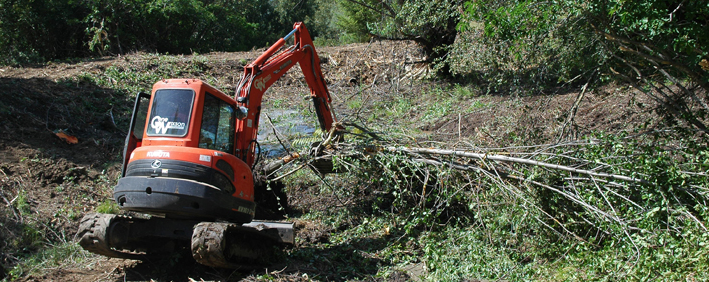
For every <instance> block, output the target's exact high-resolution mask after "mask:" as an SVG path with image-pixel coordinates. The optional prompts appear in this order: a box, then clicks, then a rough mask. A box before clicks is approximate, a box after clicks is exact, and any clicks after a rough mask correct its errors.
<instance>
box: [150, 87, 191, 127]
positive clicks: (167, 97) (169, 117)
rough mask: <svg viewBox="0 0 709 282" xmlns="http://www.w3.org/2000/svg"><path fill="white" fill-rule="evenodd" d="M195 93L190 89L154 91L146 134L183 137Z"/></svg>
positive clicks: (187, 125)
mask: <svg viewBox="0 0 709 282" xmlns="http://www.w3.org/2000/svg"><path fill="white" fill-rule="evenodd" d="M194 96H195V93H194V91H193V90H191V89H161V90H158V91H155V97H153V104H152V105H151V110H150V120H149V123H148V130H147V134H148V136H173V137H184V136H185V135H187V130H188V128H189V122H190V115H191V114H192V104H193V102H194Z"/></svg>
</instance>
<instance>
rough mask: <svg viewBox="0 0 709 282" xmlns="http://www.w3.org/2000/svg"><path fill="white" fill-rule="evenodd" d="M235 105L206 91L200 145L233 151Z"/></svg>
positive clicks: (206, 147)
mask: <svg viewBox="0 0 709 282" xmlns="http://www.w3.org/2000/svg"><path fill="white" fill-rule="evenodd" d="M234 127H235V123H234V107H232V106H231V105H229V104H227V103H226V102H224V101H222V100H220V99H218V98H217V97H215V96H213V95H212V94H209V93H206V95H205V97H204V110H203V111H202V126H201V130H200V134H199V147H200V148H205V149H212V150H219V151H222V152H226V153H230V154H231V153H232V151H233V149H234V145H233V144H234Z"/></svg>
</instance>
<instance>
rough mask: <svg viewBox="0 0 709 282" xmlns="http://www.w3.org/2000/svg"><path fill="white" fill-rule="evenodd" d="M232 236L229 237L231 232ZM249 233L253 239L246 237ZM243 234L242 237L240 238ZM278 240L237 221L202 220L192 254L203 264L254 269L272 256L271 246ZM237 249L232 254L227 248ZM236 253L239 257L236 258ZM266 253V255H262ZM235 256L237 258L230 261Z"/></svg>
mask: <svg viewBox="0 0 709 282" xmlns="http://www.w3.org/2000/svg"><path fill="white" fill-rule="evenodd" d="M228 233H229V234H230V236H231V237H232V238H231V240H230V239H229V238H227V234H228ZM239 237H246V238H248V239H249V240H244V238H239ZM237 238H239V239H237ZM274 245H276V241H275V240H274V239H272V238H269V236H268V235H266V234H263V233H260V232H259V231H258V230H256V229H254V228H249V227H242V226H240V225H238V224H233V223H221V222H201V223H199V224H197V225H195V227H194V229H193V232H192V242H191V248H192V257H193V258H194V259H195V260H196V261H197V262H198V263H200V264H203V265H206V266H211V267H219V268H232V269H253V268H257V267H260V266H263V265H264V264H263V263H262V261H266V259H268V258H269V252H268V250H269V248H271V247H273V246H274ZM227 248H228V249H229V252H234V251H237V254H232V255H230V256H229V257H226V256H225V253H226V252H227V251H226V250H227ZM234 256H236V258H233V257H234ZM259 256H262V257H259ZM230 259H235V260H237V261H238V262H236V261H229V260H230Z"/></svg>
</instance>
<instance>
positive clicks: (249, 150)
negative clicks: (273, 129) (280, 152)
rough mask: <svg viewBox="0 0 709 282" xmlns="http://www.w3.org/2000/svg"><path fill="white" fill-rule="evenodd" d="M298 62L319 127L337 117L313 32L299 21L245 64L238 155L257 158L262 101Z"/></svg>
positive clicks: (325, 126)
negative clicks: (314, 42) (256, 150)
mask: <svg viewBox="0 0 709 282" xmlns="http://www.w3.org/2000/svg"><path fill="white" fill-rule="evenodd" d="M291 36H293V37H294V43H293V45H291V46H288V47H285V49H284V46H285V45H286V41H287V40H288V39H289V38H290V37H291ZM296 63H298V64H299V65H300V68H301V70H302V71H303V75H304V76H305V81H306V82H307V84H308V86H309V87H310V96H311V97H312V99H313V104H314V106H315V112H316V114H317V116H318V121H319V122H320V128H321V129H322V130H323V131H324V132H327V131H330V130H331V128H332V127H333V126H334V124H335V122H336V121H337V120H336V117H335V114H334V112H333V111H332V108H331V107H330V103H331V102H332V99H331V97H330V93H329V92H328V90H327V85H326V84H325V79H324V77H323V75H322V70H321V69H320V59H319V58H318V55H317V52H316V51H315V48H314V47H313V41H312V39H311V38H310V33H309V32H308V30H307V29H306V28H305V26H304V25H303V24H302V23H296V24H295V25H294V26H293V31H291V33H289V34H288V35H287V36H285V37H284V38H281V39H279V40H278V41H277V42H276V43H274V44H273V45H272V46H271V47H270V48H269V49H268V50H267V51H266V52H264V53H263V54H262V55H261V56H259V57H258V58H257V59H256V60H255V61H253V62H252V63H251V64H249V65H247V66H246V67H245V68H244V75H243V76H242V78H241V81H240V82H239V85H238V87H237V90H236V100H237V103H238V105H240V107H243V108H245V113H246V115H245V117H243V116H242V117H243V119H240V120H238V121H237V124H236V136H237V142H236V149H237V150H236V155H237V157H239V158H241V159H242V160H244V161H245V162H246V163H247V164H248V165H253V162H254V159H255V147H254V146H253V144H254V143H255V142H256V138H257V136H256V134H257V133H258V123H259V118H260V115H261V101H262V99H263V94H264V93H265V92H266V90H267V89H268V88H269V87H271V85H273V83H275V82H276V81H277V80H278V79H280V78H281V77H282V76H283V75H285V73H286V72H287V71H288V70H289V69H290V68H292V67H293V66H294V65H295V64H296Z"/></svg>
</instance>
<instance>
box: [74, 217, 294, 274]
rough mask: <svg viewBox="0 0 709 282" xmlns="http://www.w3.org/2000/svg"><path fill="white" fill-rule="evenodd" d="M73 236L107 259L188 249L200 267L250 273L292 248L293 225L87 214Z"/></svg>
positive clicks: (88, 248) (140, 257)
mask: <svg viewBox="0 0 709 282" xmlns="http://www.w3.org/2000/svg"><path fill="white" fill-rule="evenodd" d="M77 236H78V238H79V244H80V245H81V246H82V247H83V248H84V249H86V250H88V251H90V252H92V253H96V254H99V255H103V256H107V257H115V258H125V259H136V260H145V259H150V258H158V257H162V256H166V255H167V254H170V253H172V252H174V251H176V250H180V249H186V248H190V249H191V252H192V257H193V258H194V259H195V260H196V261H197V262H199V263H200V264H203V265H207V266H212V267H220V268H254V267H259V266H263V265H267V264H269V263H270V262H273V261H274V260H275V259H277V258H278V255H279V253H280V249H281V248H282V247H284V246H285V245H289V244H293V224H292V223H281V222H263V221H253V222H251V223H248V224H237V223H228V222H200V221H194V220H184V219H168V218H160V217H149V218H143V217H130V216H121V215H113V214H88V215H86V216H84V218H83V219H82V220H81V225H80V227H79V231H78V233H77Z"/></svg>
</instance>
